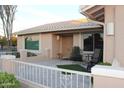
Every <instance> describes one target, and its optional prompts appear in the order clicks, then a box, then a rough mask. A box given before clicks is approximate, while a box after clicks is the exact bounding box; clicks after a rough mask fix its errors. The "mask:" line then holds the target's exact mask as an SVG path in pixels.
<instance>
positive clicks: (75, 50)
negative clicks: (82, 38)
mask: <svg viewBox="0 0 124 93" xmlns="http://www.w3.org/2000/svg"><path fill="white" fill-rule="evenodd" d="M70 59H71V60H73V61H82V55H81V54H80V48H79V47H78V46H75V47H73V49H72V53H71V57H70Z"/></svg>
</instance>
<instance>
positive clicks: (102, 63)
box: [98, 62, 112, 66]
mask: <svg viewBox="0 0 124 93" xmlns="http://www.w3.org/2000/svg"><path fill="white" fill-rule="evenodd" d="M98 65H106V66H111V65H112V64H111V63H108V62H99V63H98Z"/></svg>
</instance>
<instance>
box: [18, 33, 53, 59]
mask: <svg viewBox="0 0 124 93" xmlns="http://www.w3.org/2000/svg"><path fill="white" fill-rule="evenodd" d="M27 36H30V37H32V39H33V40H39V50H29V51H33V52H39V53H40V54H42V56H47V57H48V58H51V57H52V34H34V35H25V36H18V39H17V42H18V43H17V48H18V51H20V49H23V50H25V48H24V46H25V42H24V40H25V38H26V37H27ZM27 51H28V50H27Z"/></svg>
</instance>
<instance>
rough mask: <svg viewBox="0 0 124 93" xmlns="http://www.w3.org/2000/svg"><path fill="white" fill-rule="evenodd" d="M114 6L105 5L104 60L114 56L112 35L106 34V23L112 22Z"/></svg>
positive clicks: (110, 59) (109, 59)
mask: <svg viewBox="0 0 124 93" xmlns="http://www.w3.org/2000/svg"><path fill="white" fill-rule="evenodd" d="M113 9H114V6H106V7H105V28H104V61H105V62H110V63H111V62H112V60H113V57H114V55H113V54H114V50H113V49H114V36H113V35H107V23H109V22H114V10H113Z"/></svg>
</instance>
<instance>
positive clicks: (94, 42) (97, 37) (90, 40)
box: [83, 33, 103, 51]
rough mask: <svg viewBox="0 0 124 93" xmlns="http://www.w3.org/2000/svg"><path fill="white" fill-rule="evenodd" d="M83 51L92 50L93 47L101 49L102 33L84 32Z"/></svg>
mask: <svg viewBox="0 0 124 93" xmlns="http://www.w3.org/2000/svg"><path fill="white" fill-rule="evenodd" d="M83 46H84V51H94V49H95V48H99V49H103V33H84V34H83Z"/></svg>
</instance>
